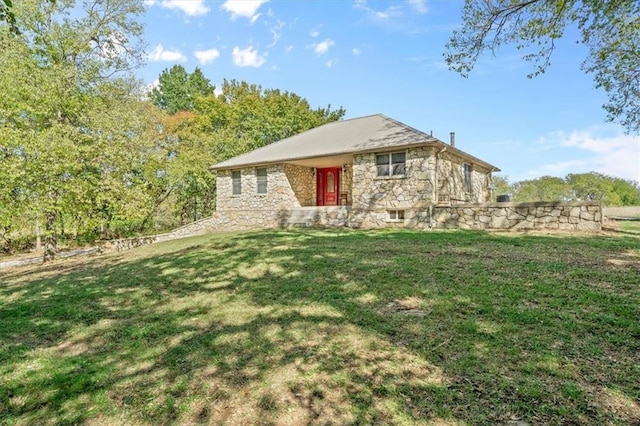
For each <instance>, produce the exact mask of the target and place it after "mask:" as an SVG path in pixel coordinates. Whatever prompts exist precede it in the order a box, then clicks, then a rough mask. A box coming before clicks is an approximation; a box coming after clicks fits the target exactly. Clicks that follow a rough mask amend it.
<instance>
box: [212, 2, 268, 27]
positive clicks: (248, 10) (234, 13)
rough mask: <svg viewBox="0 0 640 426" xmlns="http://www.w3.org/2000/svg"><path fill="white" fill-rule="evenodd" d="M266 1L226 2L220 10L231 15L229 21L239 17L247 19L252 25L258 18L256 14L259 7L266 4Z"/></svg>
mask: <svg viewBox="0 0 640 426" xmlns="http://www.w3.org/2000/svg"><path fill="white" fill-rule="evenodd" d="M267 1H268V0H227V1H225V2H224V3H223V4H222V6H220V7H221V8H222V9H224V10H226V11H227V12H229V13H231V19H232V20H234V21H235V20H236V19H238V18H239V17H242V18H247V19H249V21H251V23H252V24H253V23H254V22H256V20H257V19H258V18H259V17H260V14H259V13H257V12H258V9H259V8H260V6H262V5H263V4H264V3H266V2H267Z"/></svg>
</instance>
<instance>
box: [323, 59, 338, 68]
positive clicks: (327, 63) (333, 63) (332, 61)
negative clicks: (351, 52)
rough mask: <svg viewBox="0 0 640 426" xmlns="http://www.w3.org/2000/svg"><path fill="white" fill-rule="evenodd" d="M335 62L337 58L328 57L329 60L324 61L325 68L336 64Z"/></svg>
mask: <svg viewBox="0 0 640 426" xmlns="http://www.w3.org/2000/svg"><path fill="white" fill-rule="evenodd" d="M337 63H338V60H337V59H329V60H328V61H327V62H326V65H327V68H333V66H334V65H335V64H337Z"/></svg>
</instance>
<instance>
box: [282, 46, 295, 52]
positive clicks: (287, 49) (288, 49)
mask: <svg viewBox="0 0 640 426" xmlns="http://www.w3.org/2000/svg"><path fill="white" fill-rule="evenodd" d="M294 48H295V46H294V45H293V44H290V45H288V46H287V47H285V48H284V51H285V52H287V53H289V52H291V51H292V50H293V49H294Z"/></svg>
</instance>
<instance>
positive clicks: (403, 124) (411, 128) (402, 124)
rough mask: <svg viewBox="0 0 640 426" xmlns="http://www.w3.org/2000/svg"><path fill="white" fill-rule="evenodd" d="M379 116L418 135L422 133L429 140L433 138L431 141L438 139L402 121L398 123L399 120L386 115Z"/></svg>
mask: <svg viewBox="0 0 640 426" xmlns="http://www.w3.org/2000/svg"><path fill="white" fill-rule="evenodd" d="M377 115H380V116H382V117H383V118H385V119H386V120H389V121H393V122H394V123H396V124H397V125H399V126H402V127H405V128H406V129H408V130H411V131H414V132H416V133H420V134H421V135H425V136H426V137H428V138H431V139H438V138H436V137H434V136H433V135H430V134H429V133H426V132H423V131H422V130H419V129H416V128H415V127H413V126H409V125H408V124H406V123H403V122H402V121H398V120H396V119H395V118H391V117H388V116H386V115H384V114H377ZM438 140H439V139H438Z"/></svg>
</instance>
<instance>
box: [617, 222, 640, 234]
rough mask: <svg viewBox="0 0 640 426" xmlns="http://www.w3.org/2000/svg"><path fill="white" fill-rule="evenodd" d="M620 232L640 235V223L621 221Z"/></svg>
mask: <svg viewBox="0 0 640 426" xmlns="http://www.w3.org/2000/svg"><path fill="white" fill-rule="evenodd" d="M618 223H619V225H618V226H619V227H620V230H621V231H623V232H629V233H632V234H640V221H630V220H629V221H619V222H618Z"/></svg>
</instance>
